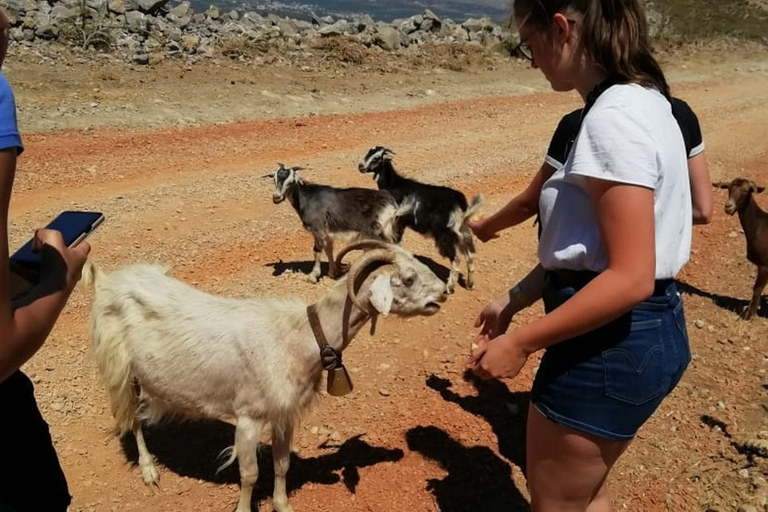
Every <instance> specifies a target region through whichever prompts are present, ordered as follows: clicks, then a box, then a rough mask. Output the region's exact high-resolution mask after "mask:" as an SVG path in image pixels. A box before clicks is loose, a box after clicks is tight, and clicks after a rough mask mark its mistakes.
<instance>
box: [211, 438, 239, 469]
mask: <svg viewBox="0 0 768 512" xmlns="http://www.w3.org/2000/svg"><path fill="white" fill-rule="evenodd" d="M222 457H227V460H225V461H224V463H223V464H221V466H219V467H218V468H216V473H215V474H216V475H218V474H219V473H221V472H222V471H224V470H225V469H227V468H228V467H229V466H231V465H232V463H233V462H235V459H236V458H237V450H236V449H235V446H234V445H232V446H227V447H226V448H224V449H223V450H221V453H220V454H219V457H218V458H219V459H221V458H222Z"/></svg>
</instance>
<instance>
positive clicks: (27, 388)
mask: <svg viewBox="0 0 768 512" xmlns="http://www.w3.org/2000/svg"><path fill="white" fill-rule="evenodd" d="M8 28H9V24H8V20H7V18H6V17H5V16H4V15H3V14H2V12H0V65H2V62H3V60H4V58H5V49H6V48H7V47H8ZM22 151H23V147H22V143H21V137H20V136H19V130H18V128H17V125H16V106H15V103H14V98H13V91H12V90H11V87H10V85H9V84H8V81H7V80H6V79H5V76H3V75H2V74H0V510H2V511H3V512H25V511H28V510H46V511H52V512H64V511H65V510H66V509H67V507H68V506H69V503H70V495H69V491H68V488H67V482H66V479H65V478H64V474H63V472H62V470H61V467H60V466H59V461H58V458H57V457H56V451H55V450H54V447H53V443H52V441H51V436H50V434H49V432H48V425H47V424H46V423H45V421H44V420H43V418H42V416H41V415H40V411H39V410H38V408H37V403H36V402H35V397H34V393H33V386H32V382H31V381H30V380H29V379H28V378H27V376H26V375H24V374H23V373H22V372H21V371H20V370H19V368H20V367H21V366H22V365H23V364H24V363H25V362H27V360H29V358H31V357H32V356H33V355H34V354H35V352H37V350H38V349H40V347H41V346H42V344H43V342H44V341H45V339H46V337H47V336H48V334H49V333H50V331H51V329H52V328H53V325H54V323H55V322H56V319H57V318H58V316H59V313H60V312H61V310H62V309H63V308H64V305H65V304H66V302H67V299H68V298H69V295H70V294H71V293H72V290H73V289H74V286H75V284H76V283H77V281H78V280H79V279H80V272H81V270H82V267H83V265H84V264H85V260H86V258H87V256H88V252H89V250H90V246H89V245H88V244H87V243H85V242H83V243H81V244H80V245H78V246H77V247H76V248H74V249H68V248H67V247H66V246H65V245H64V243H63V241H62V239H61V234H60V233H59V232H57V231H51V230H45V229H40V230H38V231H37V232H36V233H35V240H36V246H37V248H38V249H39V251H40V253H41V257H42V264H41V275H40V281H39V282H38V283H36V284H35V285H34V286H33V287H32V288H31V289H30V290H29V291H28V292H27V293H26V294H24V295H23V296H21V298H19V299H17V300H16V301H14V302H12V301H11V297H12V296H15V295H16V293H15V290H14V289H13V288H14V283H16V282H17V281H18V280H17V279H13V276H12V274H11V272H10V270H9V259H8V257H9V249H8V205H9V202H10V198H11V189H12V188H13V180H14V176H15V174H16V157H17V156H18V155H19V154H20V153H21V152H22Z"/></svg>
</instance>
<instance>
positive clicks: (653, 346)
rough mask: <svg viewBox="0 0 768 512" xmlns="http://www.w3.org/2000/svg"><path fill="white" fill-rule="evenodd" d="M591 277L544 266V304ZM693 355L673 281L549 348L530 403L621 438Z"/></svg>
mask: <svg viewBox="0 0 768 512" xmlns="http://www.w3.org/2000/svg"><path fill="white" fill-rule="evenodd" d="M595 275H596V274H594V273H591V272H573V271H548V272H547V276H546V279H545V285H544V296H543V298H544V308H545V310H546V312H547V313H549V312H550V311H552V310H553V309H555V308H557V307H558V306H560V305H561V304H563V303H564V302H565V301H567V300H568V299H569V298H570V297H572V296H573V295H574V294H575V293H576V292H577V291H578V290H579V289H581V288H582V287H583V286H584V285H586V284H587V283H588V282H589V281H590V280H591V279H592V278H593V277H594V276H595ZM690 360H691V352H690V347H689V345H688V333H687V331H686V326H685V315H684V313H683V303H682V300H681V298H680V294H679V293H678V292H677V287H676V285H675V283H674V281H672V280H661V281H656V286H655V290H654V293H653V295H652V296H651V297H650V298H648V299H647V300H646V301H644V302H642V303H641V304H639V305H638V306H636V307H635V308H634V309H633V310H631V311H630V312H628V313H626V314H624V315H622V316H620V317H619V318H617V319H616V320H614V321H612V322H610V323H609V324H607V325H605V326H603V327H600V328H598V329H596V330H594V331H591V332H588V333H586V334H583V335H581V336H578V337H575V338H571V339H568V340H566V341H563V342H561V343H558V344H556V345H553V346H551V347H549V348H547V350H546V352H545V353H544V356H543V357H542V359H541V364H540V366H539V370H538V371H537V372H536V378H535V379H534V382H533V388H532V390H531V403H532V404H533V406H534V407H536V409H537V410H538V411H539V412H540V413H541V414H543V415H544V416H545V417H546V418H548V419H549V420H551V421H553V422H555V423H558V424H561V425H564V426H566V427H570V428H573V429H576V430H580V431H583V432H586V433H588V434H593V435H595V436H598V437H602V438H605V439H611V440H616V441H627V440H630V439H632V438H633V437H634V436H635V434H636V433H637V431H638V429H639V428H640V427H641V426H642V425H643V423H645V421H646V420H647V419H648V418H650V416H651V414H653V412H654V411H655V410H656V408H657V407H658V406H659V404H660V403H661V401H662V400H663V399H664V397H666V396H667V395H668V394H669V393H670V392H671V391H672V390H673V389H674V388H675V386H676V385H677V383H678V382H679V381H680V378H681V377H682V375H683V372H684V371H685V369H686V367H687V366H688V363H689V362H690Z"/></svg>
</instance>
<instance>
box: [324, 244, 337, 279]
mask: <svg viewBox="0 0 768 512" xmlns="http://www.w3.org/2000/svg"><path fill="white" fill-rule="evenodd" d="M325 257H326V258H328V277H330V278H331V279H336V278H337V277H339V275H340V274H339V268H338V267H337V266H336V260H335V259H334V258H333V238H331V237H330V236H329V237H328V238H326V239H325Z"/></svg>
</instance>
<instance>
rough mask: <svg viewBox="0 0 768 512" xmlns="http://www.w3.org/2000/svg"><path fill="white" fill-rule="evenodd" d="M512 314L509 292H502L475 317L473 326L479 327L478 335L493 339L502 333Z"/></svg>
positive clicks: (507, 325) (505, 330)
mask: <svg viewBox="0 0 768 512" xmlns="http://www.w3.org/2000/svg"><path fill="white" fill-rule="evenodd" d="M512 315H513V312H512V305H511V304H510V299H509V294H504V295H503V296H501V297H499V298H498V299H496V300H494V301H493V302H491V303H489V304H488V305H487V306H485V307H484V308H483V310H482V311H480V313H479V314H478V315H477V318H475V327H480V333H479V334H478V337H481V336H484V337H486V338H487V339H493V338H496V337H497V336H499V335H501V334H504V333H505V332H507V329H508V328H509V324H510V322H511V321H512Z"/></svg>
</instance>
